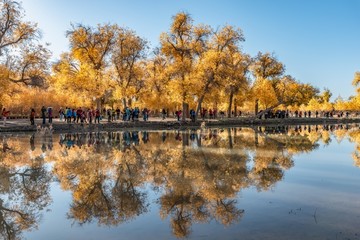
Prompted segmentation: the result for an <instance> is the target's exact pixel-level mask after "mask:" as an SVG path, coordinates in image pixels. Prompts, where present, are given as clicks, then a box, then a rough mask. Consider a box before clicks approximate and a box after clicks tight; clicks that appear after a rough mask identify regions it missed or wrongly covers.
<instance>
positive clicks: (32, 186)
mask: <svg viewBox="0 0 360 240" xmlns="http://www.w3.org/2000/svg"><path fill="white" fill-rule="evenodd" d="M2 144H3V148H2V151H1V152H0V159H1V160H0V234H1V236H2V239H9V240H10V239H21V233H22V231H24V230H32V229H36V227H37V223H38V222H39V220H40V218H41V211H42V210H43V209H44V208H46V207H47V206H48V205H49V204H50V203H51V197H50V194H49V192H50V182H51V177H52V176H51V173H50V172H49V171H48V170H47V168H46V167H45V165H44V161H43V159H42V157H41V156H40V155H41V153H40V152H39V153H37V155H36V156H35V157H34V156H30V155H28V151H25V149H24V148H22V147H23V146H21V145H20V144H19V142H17V141H16V140H15V141H14V140H12V139H9V140H8V139H6V138H5V137H3V140H2Z"/></svg>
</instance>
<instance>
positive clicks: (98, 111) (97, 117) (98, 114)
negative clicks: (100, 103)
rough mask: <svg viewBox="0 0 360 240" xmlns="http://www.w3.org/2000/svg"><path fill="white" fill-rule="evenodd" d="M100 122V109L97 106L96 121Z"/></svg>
mask: <svg viewBox="0 0 360 240" xmlns="http://www.w3.org/2000/svg"><path fill="white" fill-rule="evenodd" d="M96 122H97V123H98V124H100V110H99V109H98V108H97V109H96V111H95V123H96Z"/></svg>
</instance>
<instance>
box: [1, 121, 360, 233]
mask: <svg viewBox="0 0 360 240" xmlns="http://www.w3.org/2000/svg"><path fill="white" fill-rule="evenodd" d="M332 134H334V136H335V138H336V139H337V140H338V141H341V140H342V139H344V138H345V137H346V136H349V139H350V140H351V141H353V142H356V143H359V144H360V137H359V136H360V131H359V130H358V129H357V128H356V127H352V128H350V127H349V126H346V125H338V126H332V125H329V126H283V127H254V128H252V129H250V128H242V129H241V128H229V129H202V130H195V129H194V130H185V131H159V132H158V131H123V132H103V133H99V132H97V133H74V134H60V135H54V136H52V135H49V136H44V135H43V136H38V135H34V134H33V135H31V136H30V137H29V138H30V141H29V142H30V145H29V142H27V143H24V142H23V141H20V140H17V138H12V137H9V138H6V137H5V136H4V137H3V140H2V151H1V153H0V157H1V162H0V164H1V165H0V177H1V183H0V191H1V199H0V222H1V226H0V231H1V233H2V235H3V236H6V238H7V239H16V238H19V236H20V234H21V231H23V230H30V229H32V228H36V225H37V223H38V221H39V218H40V216H41V210H42V209H44V208H46V207H47V206H48V205H49V203H50V202H51V198H50V196H49V184H50V182H51V180H52V179H56V180H57V181H59V183H60V186H61V188H62V189H63V190H66V191H71V193H72V203H71V205H70V210H69V212H68V214H67V216H68V218H69V219H72V220H73V221H75V222H77V223H79V224H85V223H89V222H93V221H96V222H97V223H98V224H100V225H107V226H116V225H118V224H121V223H124V222H127V221H130V220H132V219H134V218H136V217H137V216H139V215H141V214H143V213H146V212H147V211H148V210H149V209H148V208H149V203H148V195H147V194H148V193H147V192H146V188H145V186H152V187H153V189H154V190H156V191H157V193H158V194H159V195H160V196H159V197H158V200H157V204H158V205H159V208H160V216H161V217H162V218H163V219H165V218H168V217H170V224H171V228H172V231H173V234H174V235H175V236H177V237H187V236H189V234H190V233H191V226H192V224H193V223H194V222H210V221H217V222H220V223H222V224H224V225H231V224H233V223H235V222H239V221H240V220H241V218H242V216H243V214H244V213H245V210H244V209H241V208H239V206H240V203H239V202H238V201H237V199H238V198H237V194H238V193H239V192H240V191H241V190H242V189H244V188H248V187H250V186H255V187H256V188H257V189H258V190H259V191H264V190H268V189H271V188H272V187H273V186H274V185H275V184H276V183H277V182H279V181H280V180H282V178H283V177H284V173H285V171H286V170H287V169H290V168H291V167H293V166H294V161H293V156H294V155H296V154H299V153H302V152H310V151H312V150H314V149H316V148H317V147H318V146H319V144H318V142H319V141H322V142H323V143H325V144H328V143H329V142H330V141H331V135H332ZM55 142H58V143H59V144H53V143H55ZM25 144H26V145H25ZM29 149H30V151H29ZM359 149H360V148H359V147H357V149H356V151H355V152H354V154H353V157H354V160H355V163H356V164H358V165H359V162H360V161H359V159H360V157H359V155H360V154H359V152H360V150H359ZM46 162H49V163H52V164H53V167H52V172H51V173H50V172H49V171H47V169H46V167H45V165H44V164H45V163H46Z"/></svg>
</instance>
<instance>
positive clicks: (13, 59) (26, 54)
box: [0, 0, 49, 106]
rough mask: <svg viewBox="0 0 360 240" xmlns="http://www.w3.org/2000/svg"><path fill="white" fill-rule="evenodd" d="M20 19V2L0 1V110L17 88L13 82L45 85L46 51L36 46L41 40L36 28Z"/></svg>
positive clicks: (47, 54)
mask: <svg viewBox="0 0 360 240" xmlns="http://www.w3.org/2000/svg"><path fill="white" fill-rule="evenodd" d="M23 16H24V11H23V9H22V6H21V4H20V3H19V2H17V1H12V0H0V76H1V78H0V87H1V89H2V92H4V93H5V94H2V95H0V106H1V105H2V104H6V103H7V102H9V99H10V98H11V94H12V92H13V90H16V88H17V85H14V84H12V82H16V83H25V84H27V85H39V84H40V85H42V83H43V82H44V78H43V77H44V74H43V73H44V69H47V66H46V65H47V60H48V57H49V51H48V50H47V49H46V48H45V47H43V46H41V45H38V44H35V41H36V40H38V39H40V34H39V30H38V28H37V25H36V24H35V23H31V22H25V21H23ZM45 72H46V70H45ZM11 81H12V82H11ZM17 92H19V91H18V90H17Z"/></svg>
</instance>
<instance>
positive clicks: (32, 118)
mask: <svg viewBox="0 0 360 240" xmlns="http://www.w3.org/2000/svg"><path fill="white" fill-rule="evenodd" d="M30 124H31V125H35V109H33V108H32V109H31V112H30Z"/></svg>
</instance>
